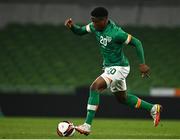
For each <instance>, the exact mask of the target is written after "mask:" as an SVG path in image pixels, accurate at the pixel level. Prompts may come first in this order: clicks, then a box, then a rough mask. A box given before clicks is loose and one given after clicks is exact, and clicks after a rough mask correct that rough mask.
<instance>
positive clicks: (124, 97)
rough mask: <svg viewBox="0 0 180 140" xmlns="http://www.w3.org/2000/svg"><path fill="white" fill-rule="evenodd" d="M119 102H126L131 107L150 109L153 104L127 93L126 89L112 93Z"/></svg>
mask: <svg viewBox="0 0 180 140" xmlns="http://www.w3.org/2000/svg"><path fill="white" fill-rule="evenodd" d="M113 94H114V95H115V97H116V99H117V100H118V102H119V103H123V104H126V105H128V106H130V107H132V108H142V109H145V110H147V111H151V109H152V107H153V104H151V103H148V102H146V101H144V100H142V99H140V98H138V97H137V96H135V95H133V94H128V93H126V91H118V92H114V93H113Z"/></svg>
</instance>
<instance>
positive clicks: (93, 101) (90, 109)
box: [85, 90, 99, 125]
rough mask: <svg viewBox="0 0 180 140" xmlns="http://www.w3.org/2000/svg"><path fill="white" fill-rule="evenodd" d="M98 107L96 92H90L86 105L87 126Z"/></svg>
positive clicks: (97, 94)
mask: <svg viewBox="0 0 180 140" xmlns="http://www.w3.org/2000/svg"><path fill="white" fill-rule="evenodd" d="M98 105H99V93H98V92H97V91H92V90H90V94H89V99H88V105H87V116H86V121H85V122H86V123H87V124H89V125H91V124H92V121H93V118H94V116H95V114H96V110H97V108H98Z"/></svg>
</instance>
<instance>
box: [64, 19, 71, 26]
mask: <svg viewBox="0 0 180 140" xmlns="http://www.w3.org/2000/svg"><path fill="white" fill-rule="evenodd" d="M64 25H65V26H66V27H67V28H71V27H72V25H73V21H72V19H71V18H68V19H66V20H65V22H64Z"/></svg>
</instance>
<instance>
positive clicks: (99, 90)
mask: <svg viewBox="0 0 180 140" xmlns="http://www.w3.org/2000/svg"><path fill="white" fill-rule="evenodd" d="M90 90H94V91H97V92H101V88H100V86H99V84H98V83H96V82H95V83H92V85H91V86H90Z"/></svg>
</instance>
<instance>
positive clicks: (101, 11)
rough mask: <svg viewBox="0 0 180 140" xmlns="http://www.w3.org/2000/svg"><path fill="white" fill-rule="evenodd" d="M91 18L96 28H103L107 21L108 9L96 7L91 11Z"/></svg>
mask: <svg viewBox="0 0 180 140" xmlns="http://www.w3.org/2000/svg"><path fill="white" fill-rule="evenodd" d="M91 20H92V22H93V24H94V27H95V29H96V30H103V29H104V28H105V27H106V25H107V21H108V11H107V10H106V8H104V7H96V8H95V9H94V10H92V11H91Z"/></svg>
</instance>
